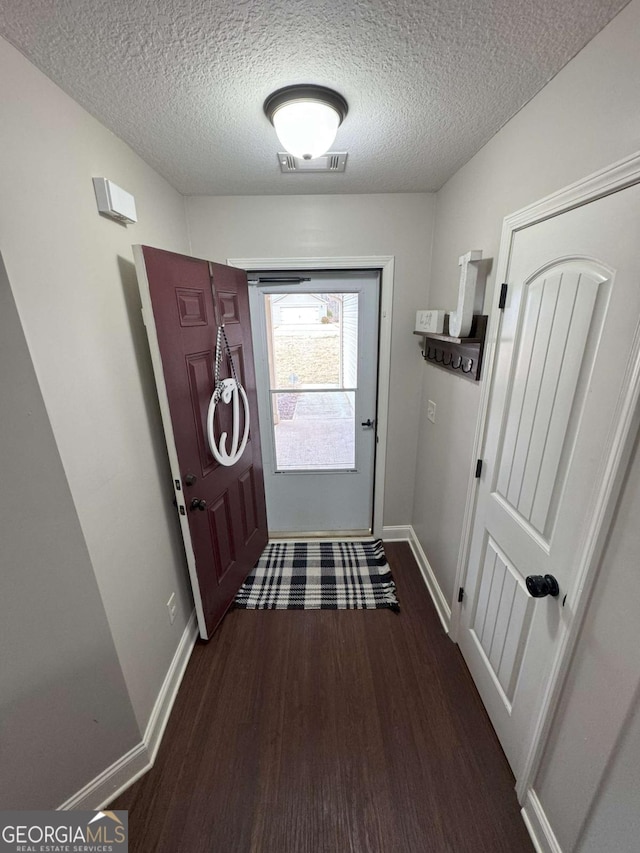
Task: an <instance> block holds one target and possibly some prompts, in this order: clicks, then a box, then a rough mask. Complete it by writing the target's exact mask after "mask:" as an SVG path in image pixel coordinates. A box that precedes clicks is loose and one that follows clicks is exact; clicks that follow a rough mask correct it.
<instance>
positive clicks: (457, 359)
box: [414, 314, 487, 382]
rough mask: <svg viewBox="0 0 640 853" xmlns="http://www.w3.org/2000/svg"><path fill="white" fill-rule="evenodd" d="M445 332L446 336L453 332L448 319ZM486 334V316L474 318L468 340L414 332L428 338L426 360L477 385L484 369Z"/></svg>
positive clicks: (425, 338)
mask: <svg viewBox="0 0 640 853" xmlns="http://www.w3.org/2000/svg"><path fill="white" fill-rule="evenodd" d="M443 331H444V332H445V333H448V331H449V328H448V317H446V318H445V326H444V330H443ZM486 331H487V317H486V316H485V315H484V314H474V316H473V320H472V323H471V330H470V334H469V337H468V338H456V337H454V336H453V335H449V334H442V335H436V334H432V333H428V332H414V335H421V336H422V337H423V338H424V345H423V349H422V356H423V358H424V359H425V361H428V362H429V363H430V364H435V365H436V367H440V368H442V369H444V370H448V371H449V372H450V373H455V374H456V375H457V376H462V377H463V378H464V379H468V380H470V381H471V382H477V380H478V379H480V370H481V368H482V353H483V350H484V339H485V335H486Z"/></svg>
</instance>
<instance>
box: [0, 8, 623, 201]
mask: <svg viewBox="0 0 640 853" xmlns="http://www.w3.org/2000/svg"><path fill="white" fill-rule="evenodd" d="M626 2H627V0H422V2H420V0H342V2H340V0H269V2H267V0H107V2H105V0H29V2H20V0H0V33H1V34H2V35H4V36H5V37H6V38H7V39H8V40H9V41H10V42H12V43H13V44H14V45H15V46H16V47H17V48H19V50H21V51H22V52H23V53H24V54H25V55H26V56H27V57H28V58H29V59H30V60H31V61H32V62H33V63H34V64H35V65H37V66H38V67H39V68H40V69H42V71H44V72H45V74H47V75H48V76H49V77H51V79H52V80H54V81H55V82H56V83H58V84H59V85H60V86H61V87H62V88H63V89H64V90H65V91H66V92H68V93H69V94H70V95H71V96H72V97H73V98H75V99H76V100H77V101H78V102H79V103H80V104H82V105H83V106H84V107H85V108H86V109H88V110H89V111H90V112H91V113H93V115H95V116H96V117H97V118H98V119H99V120H100V121H101V122H103V124H105V125H106V126H107V127H108V128H110V129H111V130H112V131H113V132H114V133H116V134H117V135H118V136H120V137H121V138H122V139H124V140H125V141H126V142H128V143H129V145H131V147H132V148H133V149H135V150H136V151H137V152H138V153H139V154H140V155H141V156H142V157H143V158H144V159H145V160H146V161H147V162H148V163H150V164H151V165H152V166H154V167H155V168H156V169H157V170H158V171H159V172H160V173H161V174H163V175H164V176H165V177H166V178H167V179H168V180H169V181H170V182H171V183H172V184H173V185H174V186H175V187H176V188H177V189H178V190H180V191H181V192H183V193H187V194H216V195H219V194H243V195H244V194H256V195H262V194H280V193H316V192H317V193H327V192H350V193H362V192H416V191H426V190H435V189H438V188H439V187H440V186H441V185H442V184H443V183H444V182H445V181H446V179H447V178H448V177H449V176H450V175H452V174H453V172H455V171H456V169H458V168H459V167H460V166H461V165H462V164H463V163H465V162H466V161H467V160H468V159H469V158H470V157H471V156H472V155H473V154H474V153H475V152H476V151H477V150H478V149H479V148H480V147H481V146H482V145H483V144H484V143H485V142H486V141H487V140H488V139H489V138H490V137H491V136H492V135H493V134H494V133H495V132H496V131H497V130H498V129H499V128H500V127H501V126H502V125H503V124H504V123H505V122H506V121H507V120H508V119H509V118H510V117H511V116H512V115H513V114H514V113H515V112H517V110H518V109H520V107H521V106H523V104H525V103H526V102H527V101H528V100H529V99H530V98H531V97H533V95H534V94H535V93H536V92H537V91H539V90H540V89H541V88H542V86H543V85H544V84H545V83H546V82H547V81H548V80H549V79H550V78H551V77H553V75H554V74H556V73H557V72H558V71H559V70H560V68H562V66H563V65H564V64H565V63H566V62H568V61H569V59H571V57H572V56H574V55H575V53H577V51H578V50H580V48H581V47H582V46H583V45H584V44H586V42H587V41H589V40H590V39H591V38H592V37H593V36H594V35H595V34H596V33H597V32H598V31H599V30H600V29H602V27H603V26H604V25H605V24H606V23H607V22H608V21H609V20H610V19H611V18H612V17H613V16H614V15H615V14H616V13H617V12H618V11H619V10H620V9H621V8H622V7H623V6H624V5H626ZM291 83H319V84H322V85H325V86H330V87H332V88H335V89H337V90H338V91H340V92H341V93H342V94H343V95H344V96H345V97H346V99H347V101H348V102H349V114H348V116H347V118H346V120H345V122H344V124H343V125H342V127H341V128H340V130H339V131H338V137H337V139H336V143H335V145H334V146H333V147H334V149H336V150H347V151H348V152H349V161H348V163H347V170H346V172H345V173H344V174H339V175H335V174H334V175H332V174H321V175H317V174H316V175H283V174H281V173H280V170H279V167H278V163H277V158H276V152H277V150H278V147H279V146H278V142H277V139H276V136H275V133H274V131H273V128H272V127H271V125H270V124H269V122H268V120H267V119H266V117H265V116H264V114H263V112H262V103H263V101H264V99H265V97H266V96H267V95H268V94H270V93H271V92H272V91H274V90H275V89H278V88H280V87H281V86H285V85H288V84H291Z"/></svg>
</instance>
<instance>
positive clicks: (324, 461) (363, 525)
mask: <svg viewBox="0 0 640 853" xmlns="http://www.w3.org/2000/svg"><path fill="white" fill-rule="evenodd" d="M290 275H291V272H290V271H287V276H290ZM265 277H267V276H265ZM303 277H304V278H305V279H308V278H310V280H309V281H303V282H300V283H296V284H278V283H273V284H265V283H261V284H256V285H252V286H250V288H249V290H250V301H251V318H252V329H253V339H254V346H255V354H256V373H257V382H258V389H259V394H258V406H259V411H260V423H261V441H262V448H263V453H264V457H263V458H264V477H265V492H266V500H267V519H268V525H269V532H270V535H271V536H274V535H286V534H292V533H296V534H301V533H306V534H314V533H337V532H338V531H341V532H345V533H346V532H349V533H358V534H367V533H369V532H370V531H371V529H372V516H373V483H374V464H375V449H376V429H375V418H376V390H377V372H378V304H379V275H378V273H377V272H366V273H359V272H353V273H348V272H333V273H329V272H326V273H315V272H309V271H305V273H304V274H303ZM252 278H253V276H251V275H250V276H249V279H250V281H251V279H252ZM271 278H277V276H276V275H275V274H273V273H272V274H271Z"/></svg>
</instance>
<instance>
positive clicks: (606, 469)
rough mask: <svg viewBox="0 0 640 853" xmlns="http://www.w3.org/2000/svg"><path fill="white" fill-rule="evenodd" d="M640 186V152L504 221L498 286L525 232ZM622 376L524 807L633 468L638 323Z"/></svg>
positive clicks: (523, 788)
mask: <svg viewBox="0 0 640 853" xmlns="http://www.w3.org/2000/svg"><path fill="white" fill-rule="evenodd" d="M638 183H640V152H638V153H636V154H634V155H632V156H630V157H627V158H625V159H623V160H620V161H618V162H617V163H614V164H613V165H611V166H610V167H607V168H606V169H602V170H600V171H598V172H596V173H594V174H592V175H590V176H588V177H586V178H584V179H583V180H581V181H577V182H576V183H574V184H571V185H570V186H569V187H567V188H565V189H562V190H560V191H559V192H556V193H554V194H553V195H550V196H548V197H546V198H544V199H542V200H541V201H537V202H535V203H533V204H531V205H528V206H527V207H525V208H522V209H521V210H519V211H517V212H515V213H513V214H511V215H509V216H507V217H505V219H504V221H503V226H502V234H501V240H500V250H499V256H498V264H497V273H496V281H497V282H502V281H508V270H509V263H510V258H511V252H512V244H513V241H514V238H515V235H516V234H517V233H518V232H519V231H521V230H522V229H524V228H527V227H530V226H532V225H535V224H537V223H540V222H543V221H544V220H547V219H550V218H552V217H554V216H557V215H559V214H562V213H566V212H568V211H570V210H573V209H575V208H578V207H581V206H583V205H586V204H588V203H590V202H593V201H596V200H597V199H599V198H603V197H604V196H607V195H610V194H612V193H615V192H618V191H620V190H623V189H626V188H628V187H631V186H633V185H635V184H638ZM499 299H500V287H496V288H495V292H494V297H493V305H492V308H491V312H490V316H489V325H488V330H487V342H486V345H485V360H484V366H483V369H484V378H483V382H482V383H481V386H482V387H481V398H480V407H479V412H478V419H477V422H476V433H475V438H474V446H473V452H472V456H471V458H473V459H476V458H481V457H482V448H483V446H484V442H485V438H486V431H487V421H488V410H489V401H490V392H491V390H492V387H493V384H494V380H495V373H496V362H497V358H496V356H497V341H498V339H499V337H500V332H501V326H502V317H503V315H502V311H501V310H500V308H499ZM623 370H624V373H625V375H624V380H623V385H622V388H623V392H622V394H621V395H620V397H619V399H618V401H617V405H616V409H615V412H614V419H613V424H614V426H613V428H612V430H611V433H610V434H609V436H608V439H607V442H606V457H605V463H604V465H603V468H602V470H601V471H600V476H599V488H598V492H597V495H596V497H595V499H594V502H593V505H592V507H591V508H590V510H589V517H590V519H591V524H590V529H589V533H588V536H587V538H586V541H585V542H584V544H583V547H582V549H581V553H580V555H579V567H578V569H577V577H576V581H575V583H574V584H573V587H572V590H571V593H570V597H569V598H568V599H567V607H566V617H567V618H566V620H565V621H564V623H563V625H562V627H561V633H560V637H559V640H558V643H557V647H556V653H555V654H554V658H553V662H552V666H551V672H550V677H549V679H548V681H547V684H546V686H545V687H544V690H543V695H542V699H541V704H540V708H539V711H538V712H537V714H536V719H535V724H534V726H533V728H532V731H533V734H532V737H531V741H530V743H529V744H528V748H527V755H526V759H525V761H524V763H523V765H522V771H521V772H520V774H519V778H518V779H517V780H516V791H517V793H518V798H519V800H520V802H521V803H523V802H525V801H526V798H527V796H528V794H529V792H530V790H531V787H532V785H533V780H534V777H535V773H536V772H537V770H538V767H539V763H540V759H541V756H542V751H543V748H544V745H545V742H546V740H547V737H548V734H549V729H550V726H551V721H552V718H553V715H554V713H555V710H556V708H557V707H558V703H559V701H560V697H561V694H562V689H563V687H564V683H565V679H566V675H567V671H568V668H569V663H570V660H571V657H572V653H573V650H574V648H575V645H576V642H577V638H578V634H579V631H580V628H581V625H582V623H583V620H584V616H585V612H586V608H587V604H588V601H589V597H590V593H591V590H592V588H593V584H594V582H595V579H596V575H597V568H598V563H599V559H600V556H601V554H602V549H603V546H604V542H605V539H606V536H607V533H608V529H609V526H610V523H611V518H612V515H613V511H614V508H615V502H616V500H617V497H618V495H619V492H620V488H621V485H622V481H623V478H624V474H625V471H626V468H627V465H628V461H629V457H630V453H631V449H632V443H633V438H634V436H635V434H636V432H637V430H638V427H639V425H640V324H638V326H636V329H635V334H634V338H633V343H632V348H631V354H630V357H629V359H628V361H627V362H626V365H625V366H624V367H623ZM474 473H475V472H471V474H470V478H469V483H468V489H467V501H466V506H465V513H464V519H463V529H462V538H461V544H460V550H459V554H458V569H457V575H456V582H455V584H454V589H458V588H459V587H461V586H464V583H465V577H466V574H467V565H468V561H469V555H470V548H471V539H472V533H473V525H474V516H475V509H476V503H477V495H478V486H479V484H480V482H481V481H480V480H478V479H476V478H475V476H474ZM462 606H464V605H462ZM460 627H461V605H460V604H459V603H458V602H456V601H454V602H452V614H451V631H450V634H451V638H452V639H453V640H454V641H457V640H458V638H459V633H460Z"/></svg>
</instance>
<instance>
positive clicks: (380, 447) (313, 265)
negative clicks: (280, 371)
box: [226, 255, 395, 538]
mask: <svg viewBox="0 0 640 853" xmlns="http://www.w3.org/2000/svg"><path fill="white" fill-rule="evenodd" d="M226 262H227V263H228V264H229V266H232V267H240V268H241V269H244V270H247V271H248V272H255V271H258V270H278V271H282V270H362V269H368V270H371V269H373V270H380V332H379V340H378V349H379V353H378V403H377V411H376V424H377V428H376V435H377V445H376V461H375V474H374V486H373V535H374V536H375V537H376V538H382V523H383V517H384V480H385V469H386V457H387V435H388V418H389V384H390V377H391V319H392V309H393V282H394V264H395V257H394V255H362V256H358V257H343V258H227V261H226Z"/></svg>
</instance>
